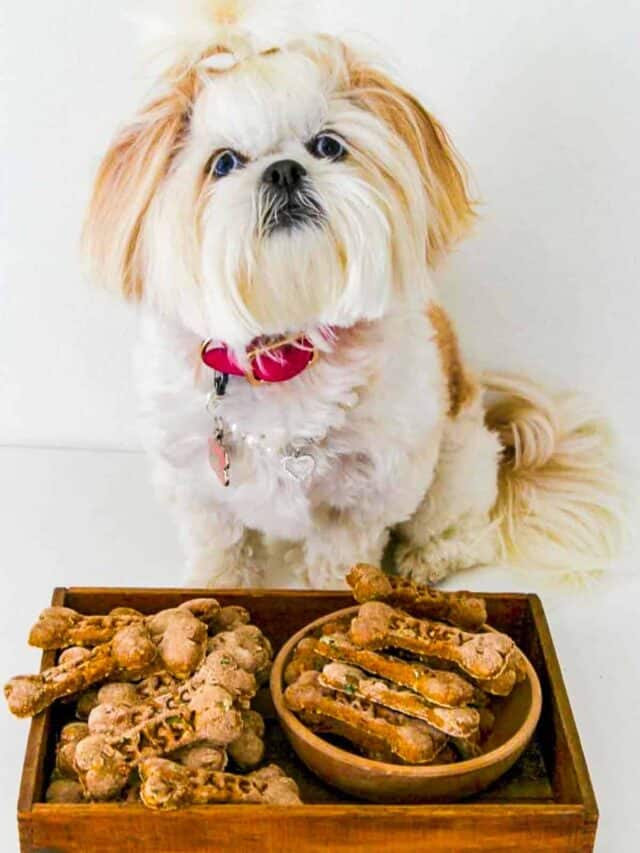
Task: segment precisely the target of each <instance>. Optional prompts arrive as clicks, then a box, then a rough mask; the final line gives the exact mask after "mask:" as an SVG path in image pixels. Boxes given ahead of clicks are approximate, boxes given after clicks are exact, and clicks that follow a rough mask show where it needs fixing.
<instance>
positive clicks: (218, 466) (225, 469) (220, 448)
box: [209, 436, 231, 488]
mask: <svg viewBox="0 0 640 853" xmlns="http://www.w3.org/2000/svg"><path fill="white" fill-rule="evenodd" d="M209 464H210V465H211V470H212V471H213V472H214V474H215V475H216V477H217V478H218V480H220V483H221V484H222V485H223V486H224V487H225V488H226V487H227V486H228V485H229V483H230V482H231V459H230V458H229V453H228V452H227V448H226V447H225V446H224V444H223V443H222V442H221V441H220V440H219V439H218V438H217V437H215V436H211V437H210V438H209Z"/></svg>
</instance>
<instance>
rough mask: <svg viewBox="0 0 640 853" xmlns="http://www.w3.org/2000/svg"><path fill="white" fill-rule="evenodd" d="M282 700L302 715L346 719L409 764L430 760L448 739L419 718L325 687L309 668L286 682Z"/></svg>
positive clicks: (320, 721) (311, 717) (381, 749)
mask: <svg viewBox="0 0 640 853" xmlns="http://www.w3.org/2000/svg"><path fill="white" fill-rule="evenodd" d="M285 701H286V702H287V705H288V706H289V708H290V709H291V710H292V711H296V712H302V713H304V716H305V719H307V720H313V719H314V718H317V719H318V722H319V724H320V725H322V723H323V721H325V720H327V719H332V720H338V721H339V722H341V723H345V724H346V725H347V726H349V727H350V729H358V730H360V731H362V732H364V733H365V734H366V735H367V737H368V739H369V740H370V741H371V743H372V744H373V743H374V741H377V742H378V744H379V749H380V751H385V750H387V749H388V750H390V751H391V752H392V753H393V754H394V755H397V756H398V758H400V759H402V760H403V761H405V762H407V763H409V764H429V763H431V762H432V761H433V760H434V759H435V757H436V756H437V754H438V752H439V751H440V750H441V749H442V748H443V747H444V745H445V743H446V741H447V739H446V737H445V735H443V734H442V733H441V732H439V731H437V730H435V729H433V728H431V727H430V726H429V725H427V724H426V723H425V722H423V721H422V720H415V719H412V718H411V717H407V716H405V715H404V714H399V713H396V712H393V711H388V710H386V709H385V708H381V707H380V706H378V705H374V704H373V703H372V702H369V701H366V700H364V699H360V698H357V697H355V698H354V697H351V696H349V695H347V694H345V693H338V692H335V691H333V690H328V689H326V688H324V687H323V686H322V684H321V682H320V673H318V672H315V671H308V672H304V673H302V675H301V676H300V678H299V679H298V680H297V681H296V682H295V683H294V684H291V685H289V687H287V689H286V691H285Z"/></svg>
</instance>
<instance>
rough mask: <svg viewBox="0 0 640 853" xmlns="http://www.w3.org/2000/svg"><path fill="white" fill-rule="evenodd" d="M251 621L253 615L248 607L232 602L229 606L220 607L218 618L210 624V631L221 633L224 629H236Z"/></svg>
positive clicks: (211, 632)
mask: <svg viewBox="0 0 640 853" xmlns="http://www.w3.org/2000/svg"><path fill="white" fill-rule="evenodd" d="M250 622H251V615H250V613H249V611H248V610H247V609H246V608H244V607H240V606H239V605H237V604H230V605H229V606H228V607H222V608H221V609H220V611H219V612H218V614H217V616H216V618H215V619H214V620H213V621H212V623H211V624H210V625H209V633H210V634H219V633H221V632H222V631H234V630H235V629H236V628H240V627H241V626H242V625H248V624H249V623H250Z"/></svg>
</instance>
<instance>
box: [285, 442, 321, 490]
mask: <svg viewBox="0 0 640 853" xmlns="http://www.w3.org/2000/svg"><path fill="white" fill-rule="evenodd" d="M282 467H283V468H284V470H285V472H286V473H287V474H288V475H289V477H291V479H292V480H295V481H296V482H297V483H305V482H306V481H307V480H308V479H309V478H310V477H311V476H312V475H313V472H314V471H315V470H316V460H315V459H314V458H313V456H311V454H310V453H308V452H307V451H306V449H305V447H304V446H301V447H293V448H291V451H290V453H288V454H287V455H286V456H284V457H283V459H282Z"/></svg>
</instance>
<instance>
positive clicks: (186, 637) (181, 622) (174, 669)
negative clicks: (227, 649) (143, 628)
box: [146, 602, 218, 678]
mask: <svg viewBox="0 0 640 853" xmlns="http://www.w3.org/2000/svg"><path fill="white" fill-rule="evenodd" d="M188 603H189V602H187V604H188ZM215 604H216V606H218V603H217V602H215ZM146 624H147V627H148V629H149V633H150V634H151V637H152V639H153V641H154V642H155V643H156V644H157V646H158V651H159V652H160V658H161V660H162V662H163V664H164V666H165V667H166V668H167V669H168V670H169V672H171V673H172V674H173V675H175V676H176V677H177V678H188V677H189V676H190V675H191V673H192V672H195V670H196V669H197V668H198V667H199V666H200V664H201V663H202V661H203V660H204V656H205V654H206V651H207V626H206V625H205V623H204V622H201V621H200V619H198V618H197V617H196V616H194V615H193V613H192V612H191V611H190V610H189V609H188V608H187V606H186V605H183V606H182V607H178V608H176V609H174V610H165V611H163V612H161V613H158V614H156V615H155V616H151V617H149V618H148V619H147V622H146Z"/></svg>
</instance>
